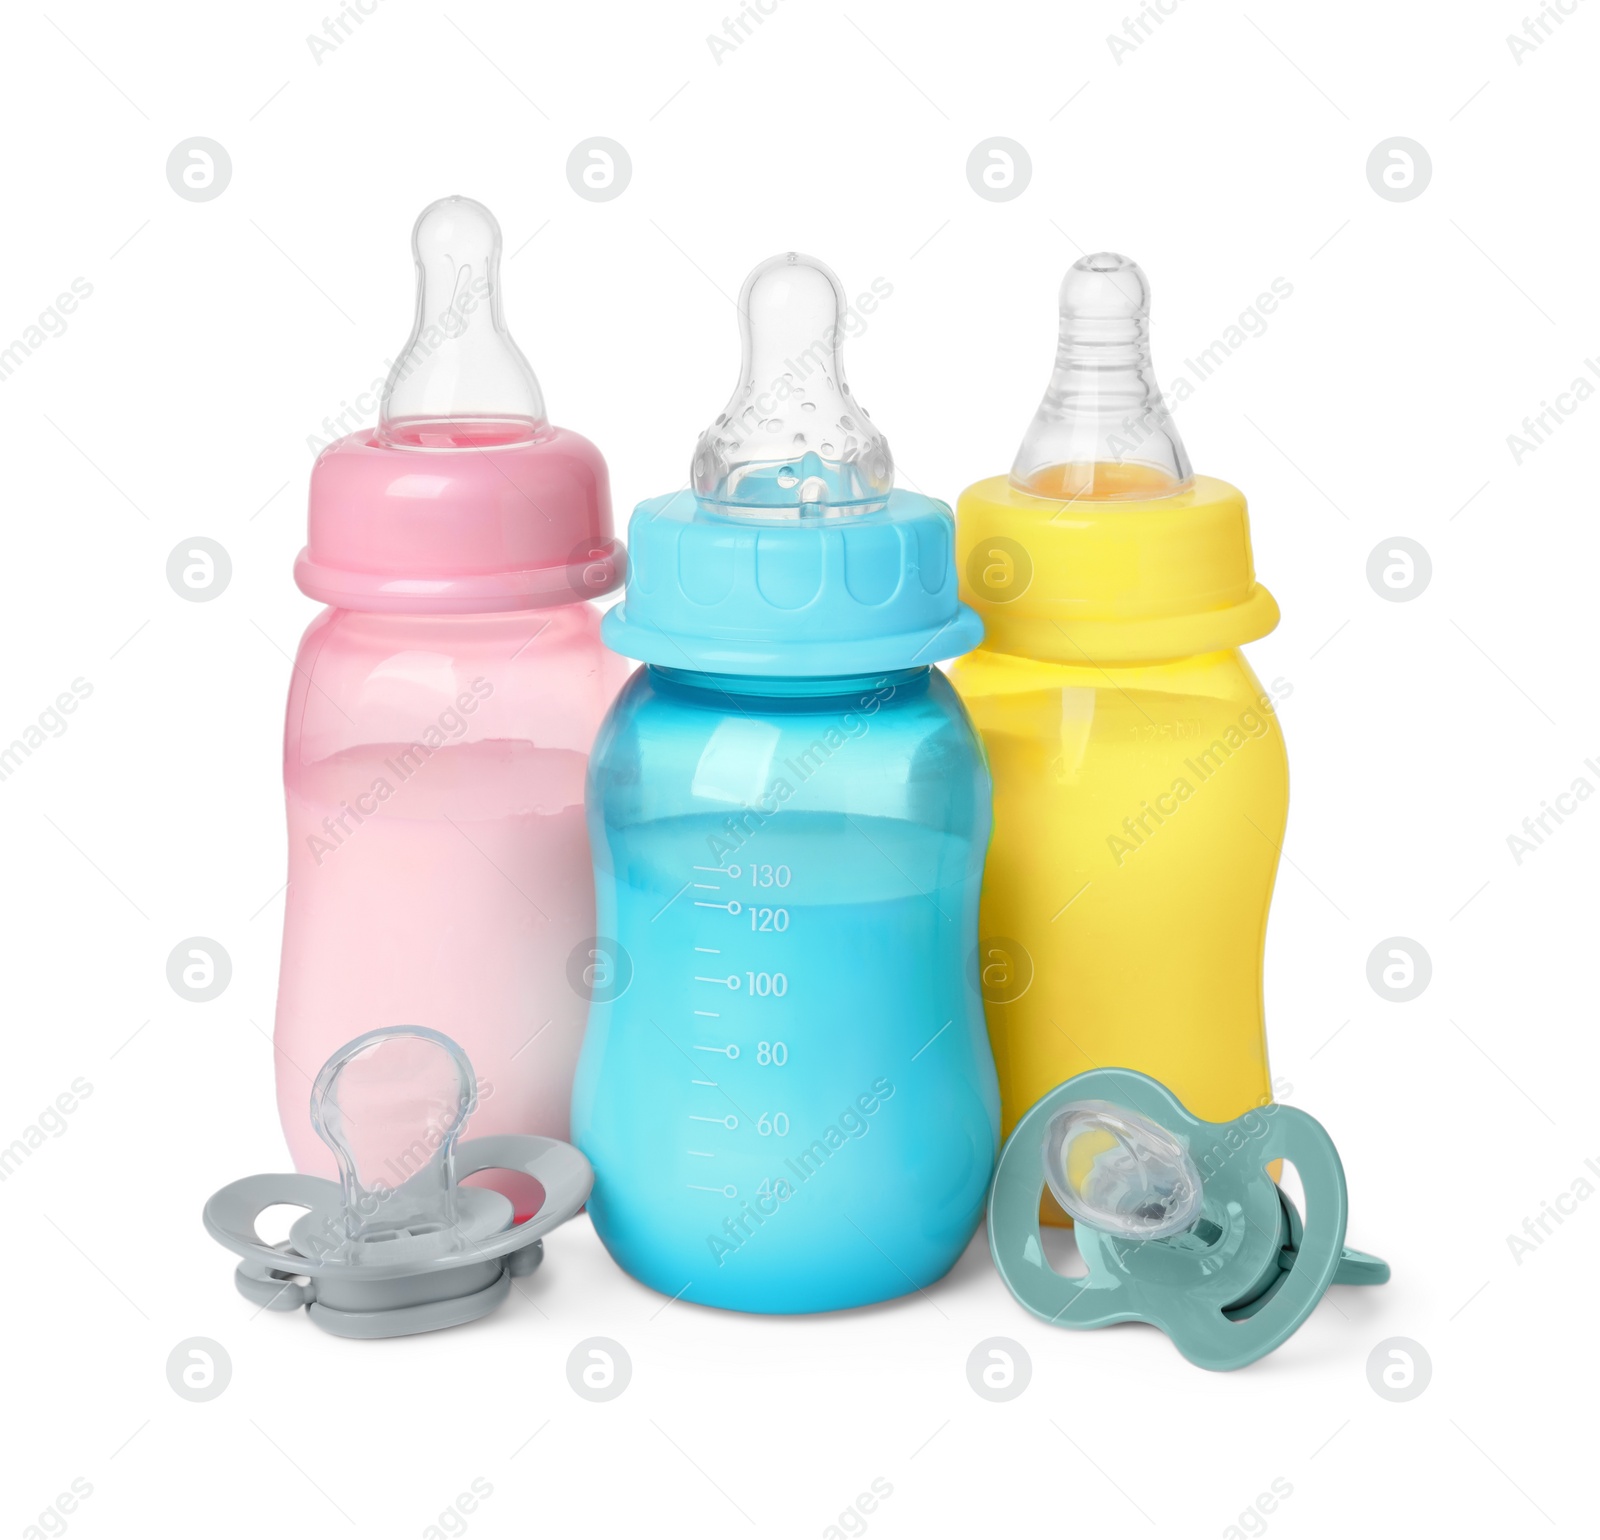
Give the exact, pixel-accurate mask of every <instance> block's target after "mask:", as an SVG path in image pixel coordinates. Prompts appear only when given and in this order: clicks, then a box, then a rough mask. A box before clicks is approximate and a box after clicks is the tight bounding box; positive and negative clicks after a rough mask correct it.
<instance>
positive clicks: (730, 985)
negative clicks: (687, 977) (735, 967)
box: [694, 973, 739, 989]
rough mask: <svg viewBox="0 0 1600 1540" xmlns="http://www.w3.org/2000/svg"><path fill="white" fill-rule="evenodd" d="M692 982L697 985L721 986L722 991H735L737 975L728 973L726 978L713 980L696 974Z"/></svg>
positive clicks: (707, 976)
mask: <svg viewBox="0 0 1600 1540" xmlns="http://www.w3.org/2000/svg"><path fill="white" fill-rule="evenodd" d="M694 981H695V983H697V984H721V985H722V987H723V988H724V989H737V988H738V987H739V975H738V974H737V973H730V974H729V975H728V976H727V977H726V978H713V977H710V976H709V975H707V974H704V973H697V974H695V976H694Z"/></svg>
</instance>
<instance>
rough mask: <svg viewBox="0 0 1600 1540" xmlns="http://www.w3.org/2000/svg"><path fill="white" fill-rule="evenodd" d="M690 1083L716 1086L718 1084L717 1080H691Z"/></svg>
mask: <svg viewBox="0 0 1600 1540" xmlns="http://www.w3.org/2000/svg"><path fill="white" fill-rule="evenodd" d="M689 1084H690V1085H709V1086H714V1085H716V1081H715V1080H691V1081H690V1082H689Z"/></svg>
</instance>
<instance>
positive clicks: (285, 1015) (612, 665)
mask: <svg viewBox="0 0 1600 1540" xmlns="http://www.w3.org/2000/svg"><path fill="white" fill-rule="evenodd" d="M412 245H413V249H414V251H415V253H416V263H417V278H418V290H417V315H416V325H415V327H414V328H413V330H412V333H411V339H410V342H409V343H408V344H407V346H406V349H405V352H404V353H403V354H402V355H401V357H400V360H399V362H398V363H396V364H395V366H394V368H393V371H392V372H391V373H390V375H389V380H388V383H387V385H386V386H385V388H384V393H383V406H382V411H381V416H380V421H379V425H378V427H377V429H376V431H366V432H360V433H353V434H351V435H349V436H348V437H347V438H342V439H340V440H339V441H338V442H337V443H334V444H331V445H330V446H329V447H328V448H327V449H326V450H324V451H323V453H322V454H321V455H320V456H319V457H318V459H317V462H316V465H315V466H314V467H313V469H312V472H311V499H310V531H309V539H308V543H307V545H306V547H305V549H304V550H303V551H302V552H301V553H300V558H299V560H298V561H297V562H296V564H295V581H296V582H297V583H298V584H299V585H300V587H301V589H302V590H304V592H305V593H307V594H308V595H310V597H311V598H313V599H319V600H321V601H322V602H323V603H324V604H326V605H327V606H328V608H327V609H325V610H324V611H323V612H322V613H321V614H320V615H319V616H318V617H317V618H316V620H314V621H313V622H312V623H311V627H310V629H309V630H308V631H307V632H306V634H305V638H304V640H303V641H302V642H301V644H300V654H299V657H298V658H297V659H296V660H295V665H294V678H293V681H292V683H291V685H290V689H289V716H288V725H287V729H286V731H285V735H284V765H283V773H284V785H285V790H286V792H287V798H288V812H289V886H288V891H287V902H286V913H285V917H284V932H283V967H282V974H281V977H280V982H279V989H278V1016H277V1030H276V1035H275V1042H274V1046H275V1050H276V1064H277V1083H278V1108H279V1113H280V1115H281V1117H282V1119H283V1127H284V1132H285V1133H286V1135H287V1136H288V1140H289V1148H290V1150H291V1152H292V1153H293V1156H294V1161H295V1165H296V1166H297V1167H298V1169H299V1170H301V1171H304V1172H312V1173H315V1174H317V1175H321V1176H327V1177H333V1176H335V1175H336V1174H337V1173H336V1172H335V1171H334V1168H333V1164H332V1159H331V1157H330V1155H329V1153H328V1149H327V1146H326V1145H325V1144H324V1143H323V1142H322V1141H321V1140H320V1139H319V1138H318V1137H317V1135H316V1133H315V1132H314V1130H313V1129H312V1126H311V1119H310V1115H309V1105H310V1096H311V1087H312V1081H313V1078H314V1077H315V1075H316V1073H317V1071H318V1069H319V1068H320V1067H321V1066H322V1064H323V1063H324V1062H325V1061H326V1060H327V1059H328V1057H329V1056H330V1055H331V1054H332V1053H333V1052H334V1051H335V1050H336V1049H337V1048H338V1047H339V1046H340V1045H341V1044H343V1043H347V1042H349V1041H350V1040H351V1039H352V1038H355V1037H358V1036H360V1035H361V1034H362V1033H364V1032H369V1031H373V1030H375V1029H377V1028H381V1027H391V1026H396V1025H420V1026H424V1027H428V1028H431V1029H432V1030H434V1031H437V1032H443V1033H445V1034H447V1035H448V1036H449V1037H451V1038H454V1039H455V1040H456V1041H457V1042H458V1043H460V1044H461V1045H462V1047H463V1048H464V1049H465V1050H466V1052H467V1054H468V1056H469V1057H470V1058H471V1060H472V1063H473V1065H474V1066H475V1068H476V1071H477V1074H478V1110H477V1113H476V1115H475V1116H474V1118H473V1122H472V1127H471V1130H470V1132H471V1133H472V1134H473V1135H474V1136H482V1135H485V1134H502V1133H506V1134H542V1135H545V1136H547V1137H552V1138H557V1139H565V1138H566V1137H567V1131H568V1127H567V1125H568V1110H569V1104H570V1101H571V1094H572V1075H573V1069H574V1066H575V1064H576V1062H577V1057H578V1049H579V1047H580V1045H581V1042H582V1039H583V1030H584V1020H585V1016H586V1013H587V1010H588V1003H589V1002H588V993H587V991H586V990H585V989H584V987H583V984H584V979H585V975H584V973H583V968H584V965H585V963H586V961H587V959H588V956H589V952H588V948H589V945H590V942H591V941H592V938H593V933H594V923H595V922H594V888H593V878H592V875H591V865H590V860H589V845H588V839H587V836H586V833H585V828H584V800H583V799H584V776H585V771H586V769H587V763H588V755H589V747H590V744H591V743H592V741H593V739H594V735H595V731H596V729H597V728H598V726H599V724H600V720H601V718H602V717H603V716H604V715H605V712H606V708H607V707H608V706H609V705H610V703H611V700H612V697H613V696H614V695H615V694H616V693H617V690H618V688H619V687H620V685H621V684H622V681H623V679H624V678H625V677H626V674H627V670H628V668H629V666H630V665H628V664H627V663H625V662H624V661H623V660H622V659H620V658H618V657H617V656H616V655H615V654H614V653H612V652H610V651H608V650H607V649H606V648H605V647H603V646H602V645H601V643H600V617H599V613H598V611H597V609H596V607H595V606H594V604H593V603H592V602H590V601H592V600H594V599H595V598H597V597H599V596H600V595H601V594H605V593H608V592H610V590H612V589H613V588H615V587H616V586H617V585H618V584H619V583H621V581H622V579H623V575H624V565H625V558H624V554H623V549H622V545H621V542H619V541H618V540H616V539H615V538H614V537H613V535H612V526H611V494H610V487H609V483H608V478H607V474H606V466H605V462H604V461H603V460H602V459H601V458H600V454H599V452H598V451H597V450H596V449H595V447H594V445H593V444H591V443H590V442H589V441H588V440H587V439H585V438H581V437H579V435H578V434H576V433H572V432H570V431H568V430H567V429H565V428H556V427H552V426H551V425H550V423H549V421H548V420H547V419H546V417H545V410H544V400H543V397H542V396H541V394H540V391H539V383H538V381H537V380H536V379H535V378H534V374H533V371H532V369H530V368H529V367H528V362H527V360H526V359H525V358H524V357H523V356H522V353H521V352H520V351H519V350H518V348H517V345H516V343H515V342H513V341H512V339H511V336H510V334H509V332H508V331H507V330H506V327H505V322H504V319H503V317H502V315H501V305H500V293H499V259H500V228H499V226H498V225H497V224H496V223H495V220H494V216H493V215H492V214H490V212H489V211H488V209H486V208H484V207H483V205H482V204H479V203H474V202H473V201H472V200H471V199H468V198H444V199H441V200H440V201H439V202H437V203H435V204H433V205H431V206H430V207H429V208H427V209H425V210H424V211H423V213H422V215H421V217H420V218H419V219H418V220H417V224H416V229H415V231H414V233H413V235H412ZM509 1181H510V1179H509V1178H503V1177H502V1176H501V1175H498V1174H497V1175H496V1177H495V1178H494V1179H493V1180H492V1181H491V1182H490V1183H488V1185H494V1186H498V1187H500V1188H501V1189H502V1190H503V1191H506V1192H507V1196H509V1197H511V1198H512V1200H513V1202H514V1203H515V1204H516V1205H517V1207H518V1209H519V1210H523V1209H528V1208H531V1207H533V1206H534V1203H533V1201H532V1199H533V1196H534V1195H533V1194H531V1193H526V1194H525V1193H520V1192H514V1191H511V1190H510V1189H509V1187H508V1185H507V1183H508V1182H509ZM524 1200H528V1201H524Z"/></svg>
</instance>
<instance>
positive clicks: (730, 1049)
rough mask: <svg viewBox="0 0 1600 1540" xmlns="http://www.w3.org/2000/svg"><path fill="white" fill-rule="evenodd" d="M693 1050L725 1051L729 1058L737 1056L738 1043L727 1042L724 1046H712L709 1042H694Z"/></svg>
mask: <svg viewBox="0 0 1600 1540" xmlns="http://www.w3.org/2000/svg"><path fill="white" fill-rule="evenodd" d="M694 1051H695V1052H696V1053H725V1054H727V1056H728V1057H729V1058H730V1059H737V1058H738V1057H739V1049H738V1045H737V1044H734V1043H729V1044H728V1046H727V1047H726V1048H714V1047H712V1045H711V1044H710V1043H696V1044H695V1045H694Z"/></svg>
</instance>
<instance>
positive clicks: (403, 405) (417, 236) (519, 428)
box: [378, 197, 549, 449]
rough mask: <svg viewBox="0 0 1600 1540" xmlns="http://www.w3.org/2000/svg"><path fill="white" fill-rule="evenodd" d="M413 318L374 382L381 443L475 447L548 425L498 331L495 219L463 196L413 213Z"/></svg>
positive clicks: (517, 354) (524, 438) (522, 437)
mask: <svg viewBox="0 0 1600 1540" xmlns="http://www.w3.org/2000/svg"><path fill="white" fill-rule="evenodd" d="M411 249H412V252H413V254H414V255H415V257H416V263H417V318H416V321H415V323H414V325H413V326H412V329H411V337H410V340H409V341H408V342H407V343H406V346H405V351H404V352H402V353H401V355H400V357H399V359H398V361H397V362H396V363H395V365H394V368H393V369H392V370H391V371H390V373H389V379H388V381H387V383H386V384H385V385H384V387H383V404H382V405H381V407H380V408H379V412H378V437H379V440H380V441H381V442H382V443H385V444H391V445H400V446H403V447H406V448H424V449H483V448H491V447H498V446H500V445H505V444H519V443H526V442H528V441H529V440H531V439H534V438H537V437H539V436H540V434H541V433H543V432H545V431H547V430H548V428H549V422H548V420H547V419H546V417H545V411H544V396H543V394H542V393H541V392H540V390H539V382H538V380H537V379H535V378H534V373H533V370H532V369H531V368H530V367H529V365H528V360H527V359H526V358H524V357H523V356H522V350H521V349H520V348H519V347H518V346H517V345H516V343H515V342H513V341H512V340H511V333H510V332H508V331H507V330H506V323H505V316H504V314H503V313H502V308H501V303H500V226H499V225H498V224H497V223H496V222H495V217H494V215H493V214H491V213H490V212H489V211H488V209H486V208H485V207H484V206H483V205H482V204H481V203H476V202H474V201H473V200H472V199H471V198H460V197H456V198H441V199H439V201H438V202H437V203H430V204H429V205H428V207H427V208H425V209H424V210H423V211H422V213H421V214H420V215H418V216H417V223H416V228H415V229H414V230H413V231H412V233H411Z"/></svg>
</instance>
